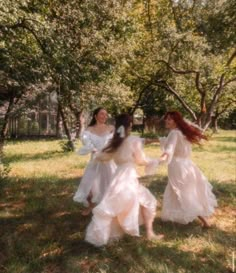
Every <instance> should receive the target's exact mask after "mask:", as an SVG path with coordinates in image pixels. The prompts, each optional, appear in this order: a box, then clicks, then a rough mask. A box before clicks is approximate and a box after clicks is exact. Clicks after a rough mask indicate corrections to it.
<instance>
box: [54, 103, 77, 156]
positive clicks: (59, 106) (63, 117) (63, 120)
mask: <svg viewBox="0 0 236 273" xmlns="http://www.w3.org/2000/svg"><path fill="white" fill-rule="evenodd" d="M58 111H59V113H60V116H61V119H62V123H63V127H64V130H65V133H66V136H67V139H68V144H69V147H70V149H71V150H72V151H74V150H75V147H74V143H73V141H72V138H71V134H70V131H69V127H68V125H67V120H66V116H65V113H64V112H63V109H62V105H61V103H60V101H59V102H58Z"/></svg>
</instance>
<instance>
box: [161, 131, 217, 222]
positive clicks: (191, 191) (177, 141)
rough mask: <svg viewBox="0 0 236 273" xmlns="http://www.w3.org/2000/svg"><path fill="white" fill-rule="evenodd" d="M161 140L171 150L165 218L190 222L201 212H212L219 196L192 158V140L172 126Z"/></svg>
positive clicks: (163, 147) (168, 150)
mask: <svg viewBox="0 0 236 273" xmlns="http://www.w3.org/2000/svg"><path fill="white" fill-rule="evenodd" d="M160 142H161V147H162V149H163V151H164V152H165V153H167V154H168V162H167V163H168V184H167V186H166V189H165V192H164V196H163V206H162V212H161V218H162V220H163V221H173V222H177V223H181V224H187V223H189V222H192V221H193V220H194V219H195V218H197V217H198V216H202V217H208V216H210V215H211V214H212V213H213V212H214V208H215V207H216V206H217V201H216V197H215V195H214V194H213V193H212V186H211V184H210V183H209V182H208V180H207V178H206V177H205V176H204V175H203V173H202V172H201V171H200V170H199V168H198V167H197V166H196V165H195V164H194V163H193V162H192V160H191V158H190V156H191V143H190V142H189V141H188V140H187V139H186V137H185V136H184V135H183V133H182V132H181V131H180V130H178V129H173V130H171V131H170V133H169V135H168V137H167V138H162V139H160Z"/></svg>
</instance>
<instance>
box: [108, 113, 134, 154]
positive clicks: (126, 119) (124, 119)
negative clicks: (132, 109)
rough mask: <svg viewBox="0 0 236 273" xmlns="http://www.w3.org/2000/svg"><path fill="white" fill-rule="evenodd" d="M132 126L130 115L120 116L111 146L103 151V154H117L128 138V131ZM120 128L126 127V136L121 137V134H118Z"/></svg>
mask: <svg viewBox="0 0 236 273" xmlns="http://www.w3.org/2000/svg"><path fill="white" fill-rule="evenodd" d="M131 124H132V117H131V116H130V115H128V114H120V115H118V116H117V117H116V118H115V132H114V135H113V138H112V139H111V141H110V142H109V144H108V145H107V146H106V147H105V148H104V149H103V152H106V153H113V152H115V151H116V150H117V149H118V148H119V147H120V146H121V144H122V143H123V141H124V140H125V139H126V137H127V136H128V129H129V128H130V126H131ZM120 126H124V129H125V136H124V137H121V135H120V133H119V132H118V131H119V130H118V128H119V127H120Z"/></svg>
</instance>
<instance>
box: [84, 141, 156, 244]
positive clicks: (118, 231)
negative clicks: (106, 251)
mask: <svg viewBox="0 0 236 273" xmlns="http://www.w3.org/2000/svg"><path fill="white" fill-rule="evenodd" d="M111 158H113V159H114V161H115V163H116V165H117V169H116V172H115V174H114V175H113V178H112V182H111V184H110V185H109V187H108V189H107V191H106V194H105V195H104V197H103V199H102V201H101V203H99V204H98V205H97V206H96V207H95V208H94V209H93V217H92V221H91V222H90V224H89V225H88V227H87V230H86V236H85V240H86V241H88V242H90V243H91V244H94V245H96V246H102V245H105V244H107V243H108V242H109V241H111V240H114V239H118V238H120V237H121V236H122V235H123V234H124V233H127V234H130V235H132V236H139V225H140V224H141V223H142V222H143V221H142V216H143V215H142V214H141V207H142V212H143V213H144V214H145V218H148V219H151V220H153V219H154V217H155V214H156V206H157V201H156V199H155V197H154V196H153V195H152V194H151V192H150V191H149V190H148V189H147V188H145V187H144V186H143V185H141V184H140V183H139V181H138V175H137V172H136V169H135V165H136V164H140V165H146V166H148V167H150V166H151V165H153V168H154V169H155V164H153V161H151V160H149V159H148V158H147V157H146V156H145V154H144V153H143V150H142V140H141V139H140V138H138V137H134V136H129V137H127V139H126V140H124V142H123V143H122V145H121V146H120V147H119V148H118V150H117V151H116V152H115V153H114V154H105V153H101V154H99V155H98V160H109V159H111ZM149 172H150V168H149Z"/></svg>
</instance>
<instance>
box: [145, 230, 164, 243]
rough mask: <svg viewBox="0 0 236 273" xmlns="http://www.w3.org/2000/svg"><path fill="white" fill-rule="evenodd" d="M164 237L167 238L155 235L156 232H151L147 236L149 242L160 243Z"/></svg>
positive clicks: (162, 235)
mask: <svg viewBox="0 0 236 273" xmlns="http://www.w3.org/2000/svg"><path fill="white" fill-rule="evenodd" d="M164 237H165V235H164V234H155V233H154V232H149V233H148V234H147V238H148V240H154V241H159V240H162V239H163V238H164Z"/></svg>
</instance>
